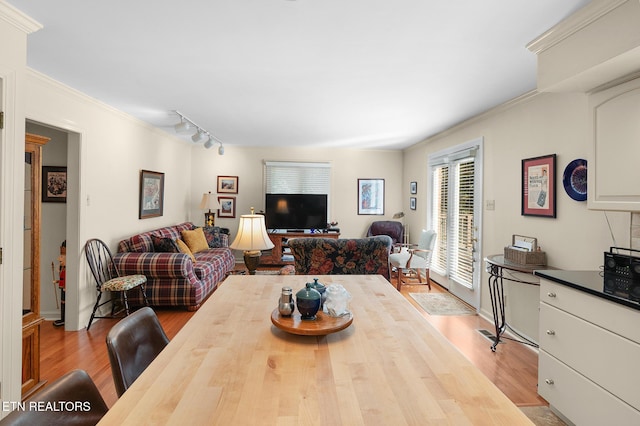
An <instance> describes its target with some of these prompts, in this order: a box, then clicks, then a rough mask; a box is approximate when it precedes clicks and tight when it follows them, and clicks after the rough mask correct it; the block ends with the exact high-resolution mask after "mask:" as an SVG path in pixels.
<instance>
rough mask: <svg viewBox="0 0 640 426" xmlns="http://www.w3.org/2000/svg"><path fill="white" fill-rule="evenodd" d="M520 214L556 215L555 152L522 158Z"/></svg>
mask: <svg viewBox="0 0 640 426" xmlns="http://www.w3.org/2000/svg"><path fill="white" fill-rule="evenodd" d="M521 179H522V215H523V216H542V217H556V154H551V155H545V156H542V157H535V158H527V159H524V160H522V178H521Z"/></svg>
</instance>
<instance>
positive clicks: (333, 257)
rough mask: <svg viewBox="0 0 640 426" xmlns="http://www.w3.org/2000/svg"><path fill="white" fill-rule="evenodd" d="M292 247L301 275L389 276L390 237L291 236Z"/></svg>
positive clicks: (297, 272)
mask: <svg viewBox="0 0 640 426" xmlns="http://www.w3.org/2000/svg"><path fill="white" fill-rule="evenodd" d="M289 248H290V249H291V254H293V259H294V263H295V268H296V274H299V275H309V274H311V275H314V274H317V275H326V274H380V275H382V276H383V277H385V278H386V279H387V280H388V279H389V253H390V251H391V237H389V236H388V235H378V236H375V237H369V238H338V239H334V238H292V239H290V240H289Z"/></svg>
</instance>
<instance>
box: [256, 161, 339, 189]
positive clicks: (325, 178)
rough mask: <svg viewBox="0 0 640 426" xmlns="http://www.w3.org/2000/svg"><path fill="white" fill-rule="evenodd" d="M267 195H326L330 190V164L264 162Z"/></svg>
mask: <svg viewBox="0 0 640 426" xmlns="http://www.w3.org/2000/svg"><path fill="white" fill-rule="evenodd" d="M264 171H265V176H264V181H265V192H266V193H267V194H327V195H329V192H330V191H329V190H330V188H331V163H326V162H293V161H266V162H265V168H264Z"/></svg>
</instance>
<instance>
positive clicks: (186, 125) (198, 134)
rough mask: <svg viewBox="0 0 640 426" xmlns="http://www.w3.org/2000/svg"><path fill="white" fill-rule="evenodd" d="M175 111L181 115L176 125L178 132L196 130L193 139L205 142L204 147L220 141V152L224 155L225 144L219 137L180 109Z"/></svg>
mask: <svg viewBox="0 0 640 426" xmlns="http://www.w3.org/2000/svg"><path fill="white" fill-rule="evenodd" d="M173 112H174V113H176V114H177V115H179V116H180V122H179V123H178V124H176V125H175V126H174V130H175V131H176V133H191V132H193V131H195V133H194V134H193V136H191V140H192V141H193V142H195V143H200V142H204V147H205V148H207V149H209V148H211V147H212V146H213V145H214V144H215V143H219V144H220V146H219V147H218V154H219V155H224V146H223V145H222V141H221V140H220V139H218V138H217V137H216V136H215V135H214V134H213V133H211V132H210V131H208V130H206V129H205V128H204V127H202V126H199V125H198V124H196V123H195V122H194V121H193V120H192V119H190V118H189V117H187V116H186V115H184V114H183V113H181V112H180V111H178V110H174V111H173Z"/></svg>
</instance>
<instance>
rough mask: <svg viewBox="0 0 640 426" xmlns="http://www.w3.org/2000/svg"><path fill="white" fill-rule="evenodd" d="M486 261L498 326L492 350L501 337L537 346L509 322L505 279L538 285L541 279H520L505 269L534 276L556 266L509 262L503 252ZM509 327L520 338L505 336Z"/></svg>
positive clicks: (494, 317)
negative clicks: (506, 308) (505, 297)
mask: <svg viewBox="0 0 640 426" xmlns="http://www.w3.org/2000/svg"><path fill="white" fill-rule="evenodd" d="M484 261H485V263H486V265H487V273H489V294H490V295H491V309H492V311H493V322H494V325H495V328H496V336H495V340H494V342H493V344H492V345H491V350H492V351H493V352H495V351H496V347H497V346H498V343H500V338H501V337H503V338H505V339H509V340H513V341H514V342H518V343H523V344H525V345H530V346H533V347H536V348H537V347H538V344H537V343H535V342H532V341H531V340H529V339H527V338H526V337H524V336H522V335H521V334H519V333H518V332H517V331H515V330H514V329H513V328H511V327H510V326H509V324H507V320H506V314H505V299H504V281H505V280H506V281H511V282H516V283H522V284H527V285H536V286H539V285H540V281H536V280H535V279H532V280H525V279H518V278H515V277H514V276H512V275H510V274H507V275H506V276H505V273H504V271H505V270H507V271H515V272H522V273H525V274H531V275H532V276H533V272H534V271H538V270H546V269H556V268H553V267H550V266H546V265H521V264H519V263H513V262H509V261H508V260H505V258H504V255H502V254H492V255H490V256H487V257H485V259H484ZM507 328H508V329H509V330H511V332H512V333H513V334H515V335H516V336H518V338H519V339H514V338H511V337H507V336H504V332H505V331H506V330H507Z"/></svg>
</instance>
